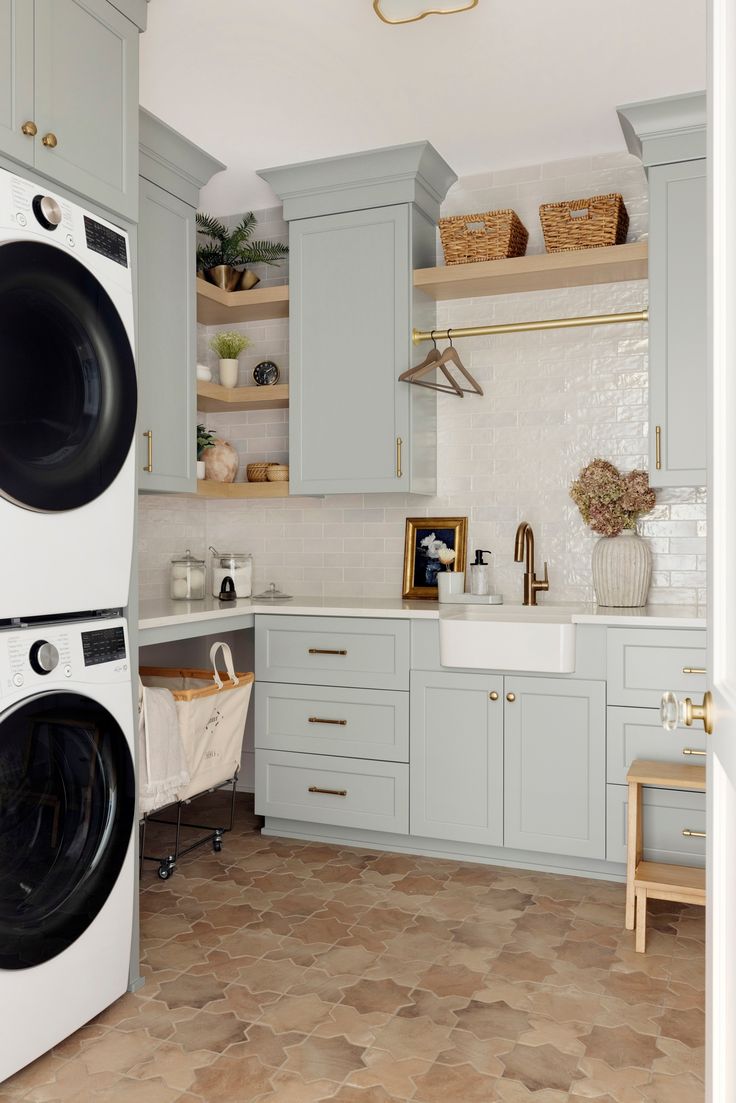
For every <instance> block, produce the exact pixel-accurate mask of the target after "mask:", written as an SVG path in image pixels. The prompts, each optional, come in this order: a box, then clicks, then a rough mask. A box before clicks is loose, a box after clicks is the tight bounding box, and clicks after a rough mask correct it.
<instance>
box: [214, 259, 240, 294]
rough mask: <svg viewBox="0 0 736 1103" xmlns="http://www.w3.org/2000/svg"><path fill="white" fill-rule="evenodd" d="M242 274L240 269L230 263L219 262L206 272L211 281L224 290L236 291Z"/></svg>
mask: <svg viewBox="0 0 736 1103" xmlns="http://www.w3.org/2000/svg"><path fill="white" fill-rule="evenodd" d="M240 275H241V273H240V272H239V271H238V269H237V268H232V267H231V266H230V265H229V264H218V265H216V266H215V267H214V268H208V269H207V271H206V272H205V276H206V277H207V279H208V280H209V281H210V283H214V284H215V285H216V286H217V287H221V288H222V290H223V291H235V290H236V288H237V286H238V284H239V283H240Z"/></svg>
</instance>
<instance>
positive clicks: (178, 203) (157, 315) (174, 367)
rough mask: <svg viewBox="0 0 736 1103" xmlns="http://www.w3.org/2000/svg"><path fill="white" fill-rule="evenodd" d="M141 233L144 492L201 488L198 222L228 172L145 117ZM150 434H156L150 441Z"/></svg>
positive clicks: (140, 381) (141, 482) (141, 475)
mask: <svg viewBox="0 0 736 1103" xmlns="http://www.w3.org/2000/svg"><path fill="white" fill-rule="evenodd" d="M140 124H141V150H140V157H141V178H140V212H139V226H138V322H137V326H138V434H137V441H138V487H139V489H140V490H144V491H161V492H167V493H171V492H176V491H181V492H184V493H191V492H192V491H194V490H195V489H196V460H197V454H196V416H197V411H196V352H197V349H196V334H197V316H196V291H195V271H196V265H195V224H194V215H195V211H196V208H197V201H198V198H199V188H200V187H201V186H202V184H204V183H205V182H206V181H207V180H208V179H209V178H210V176H211V175H212V173H213V172H216V171H218V170H219V169H220V168H222V167H223V166H222V165H221V164H220V162H219V161H215V160H214V159H213V158H211V157H210V156H209V155H208V154H206V153H204V152H203V151H202V150H200V149H198V148H197V146H194V145H192V143H191V142H188V141H187V140H186V139H185V138H183V137H182V136H181V135H180V134H177V133H176V131H174V130H172V129H171V128H170V127H168V126H166V124H165V123H162V122H161V120H160V119H156V118H155V116H153V115H150V114H149V113H148V112H145V111H141V114H140ZM149 434H150V435H149Z"/></svg>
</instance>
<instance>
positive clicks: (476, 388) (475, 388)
mask: <svg viewBox="0 0 736 1103" xmlns="http://www.w3.org/2000/svg"><path fill="white" fill-rule="evenodd" d="M451 333H452V330H451V329H448V331H447V340H448V341H449V342H450V345H449V348H446V349H445V351H444V352H443V353H442V355H441V356H440V358H439V361H438V364H437V366H438V367H439V368H444V366H445V364H447V363H448V362H449V363H452V364H454V365H455V367H456V368H457V370H458V371H459V372H460V374H461V375H462V376H464V378H465V380H466V382H468V383H469V384H470V386H469V387H461V388H460V390H462V391H463V392H464V393H465V394H483V388H482V387H481V385H480V384H479V383H478V382H477V381H476V380H475V379H474V378H473V376H472V375H471V374H470V372H469V371H468V369H467V368H466V367H465V365H464V364H463V362H462V360H461V359H460V357H459V356H458V352H457V349H456V348H455V346H454V345H453V343H452V337H451Z"/></svg>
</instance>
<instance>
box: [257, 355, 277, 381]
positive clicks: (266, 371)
mask: <svg viewBox="0 0 736 1103" xmlns="http://www.w3.org/2000/svg"><path fill="white" fill-rule="evenodd" d="M253 379H254V381H255V382H256V383H257V384H258V386H259V387H272V386H273V384H274V383H278V381H279V369H278V365H276V364H274V362H273V360H262V361H261V363H260V364H256V366H255V367H254V369H253Z"/></svg>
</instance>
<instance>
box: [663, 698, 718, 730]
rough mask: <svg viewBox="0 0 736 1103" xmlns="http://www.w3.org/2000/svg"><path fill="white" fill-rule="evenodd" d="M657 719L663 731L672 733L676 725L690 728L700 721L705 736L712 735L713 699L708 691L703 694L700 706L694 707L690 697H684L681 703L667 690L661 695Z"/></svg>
mask: <svg viewBox="0 0 736 1103" xmlns="http://www.w3.org/2000/svg"><path fill="white" fill-rule="evenodd" d="M659 718H660V720H661V721H662V727H663V728H664V729H665V731H668V732H672V731H674V730H675V728H676V727H677V726H678V724H684V725H685V727H687V728H691V727H692V725H693V723H694V722H695V721H696V720H700V721H702V724H703V728H704V729H705V732H706V734H707V735H712V734H713V698H712V697H711V694H710V691H707V692H706V693H704V694H703V703H702V705H696V704H694V702H693V701H692V700H691V698H690V697H684V698H683V699H682V701H680V700H678V698H677V696H676V695H675V694H674V693H673V692H672V691H671V690H668V691H667V693H663V694H662V701H661V703H660V706H659Z"/></svg>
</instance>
